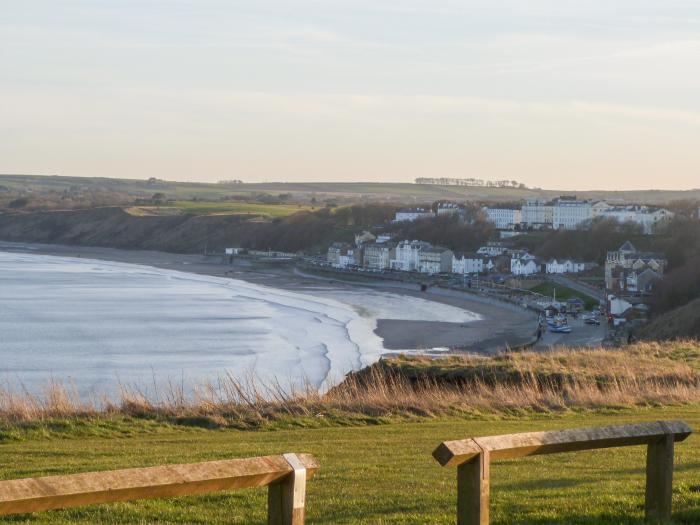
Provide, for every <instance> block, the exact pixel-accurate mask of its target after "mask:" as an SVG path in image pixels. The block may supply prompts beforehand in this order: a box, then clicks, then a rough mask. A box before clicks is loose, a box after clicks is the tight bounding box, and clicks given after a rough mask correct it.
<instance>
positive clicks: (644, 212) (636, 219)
mask: <svg viewBox="0 0 700 525" xmlns="http://www.w3.org/2000/svg"><path fill="white" fill-rule="evenodd" d="M673 215H674V214H673V212H671V211H669V210H667V209H665V208H656V207H651V206H642V205H638V204H633V205H626V206H612V205H610V204H608V203H606V202H603V201H600V202H597V203H595V204H594V205H593V217H594V218H596V217H603V218H606V219H614V220H616V221H618V222H619V223H622V224H624V223H633V224H637V225H639V226H641V227H642V232H643V233H645V234H647V235H649V234H651V233H654V230H655V229H656V227H657V226H658V225H659V224H662V223H663V222H665V221H667V220H669V219H671V218H673Z"/></svg>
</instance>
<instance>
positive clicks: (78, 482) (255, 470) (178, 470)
mask: <svg viewBox="0 0 700 525" xmlns="http://www.w3.org/2000/svg"><path fill="white" fill-rule="evenodd" d="M298 458H299V461H300V462H301V464H302V465H303V466H304V467H305V469H306V473H307V475H308V477H311V476H312V475H313V474H314V472H315V471H316V470H317V469H318V468H319V465H318V463H317V461H316V460H315V459H314V457H313V456H311V455H308V454H299V455H298ZM293 472H294V469H293V468H292V466H291V465H290V464H289V463H288V461H287V460H286V459H285V458H284V457H283V456H264V457H257V458H245V459H231V460H224V461H209V462H204V463H192V464H181V465H167V466H158V467H147V468H134V469H125V470H113V471H106V472H87V473H82V474H72V475H67V476H48V477H41V478H25V479H16V480H8V481H0V515H7V514H18V513H29V512H39V511H44V510H50V509H59V508H68V507H79V506H84V505H92V504H97V503H110V502H116V501H129V500H136V499H148V498H162V497H172V496H187V495H192V494H203V493H208V492H218V491H222V490H230V489H238V488H247V487H260V486H265V485H269V484H271V483H274V482H276V481H278V480H281V479H283V478H285V477H286V476H289V475H290V474H292V473H293Z"/></svg>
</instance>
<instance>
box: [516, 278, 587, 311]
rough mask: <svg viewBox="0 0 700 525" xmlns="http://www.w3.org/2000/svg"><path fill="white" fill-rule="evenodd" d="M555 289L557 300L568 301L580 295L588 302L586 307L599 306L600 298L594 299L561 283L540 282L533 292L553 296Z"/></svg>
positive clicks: (580, 297)
mask: <svg viewBox="0 0 700 525" xmlns="http://www.w3.org/2000/svg"><path fill="white" fill-rule="evenodd" d="M554 290H556V292H557V301H568V300H569V299H571V298H573V297H578V298H579V299H582V300H583V301H584V302H585V303H586V309H587V310H591V309H593V308H595V307H596V306H598V300H597V299H594V298H592V297H589V296H587V295H585V294H582V293H581V292H578V291H576V290H572V289H571V288H568V287H566V286H562V285H561V284H556V283H552V282H544V283H542V284H538V285H537V286H535V287H534V288H531V289H530V291H531V292H536V293H539V294H542V295H546V296H547V297H552V296H553V294H554Z"/></svg>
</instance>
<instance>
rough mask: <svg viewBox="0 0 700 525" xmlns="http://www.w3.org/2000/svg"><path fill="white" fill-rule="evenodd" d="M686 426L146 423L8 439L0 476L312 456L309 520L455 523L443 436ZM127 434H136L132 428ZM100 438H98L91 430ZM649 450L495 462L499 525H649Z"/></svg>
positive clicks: (99, 515) (189, 508) (685, 412)
mask: <svg viewBox="0 0 700 525" xmlns="http://www.w3.org/2000/svg"><path fill="white" fill-rule="evenodd" d="M655 419H684V420H685V421H687V422H688V423H689V424H690V425H691V427H693V428H694V429H696V430H697V429H700V406H697V405H693V406H688V407H683V408H669V409H662V408H653V409H644V410H637V411H622V412H608V413H596V414H591V413H585V414H576V413H570V414H567V415H564V416H556V417H553V416H547V415H542V416H537V415H531V416H528V417H521V418H517V419H516V418H511V419H501V420H495V419H493V418H491V417H472V418H457V417H446V418H439V419H434V420H422V421H414V422H401V423H391V424H384V425H373V426H353V427H344V428H308V429H307V428H290V429H287V430H276V431H272V432H270V431H258V432H251V431H247V432H243V431H235V430H197V429H191V428H190V429H187V428H185V429H183V428H173V427H169V426H164V425H148V424H144V425H143V426H142V428H140V429H136V430H135V429H134V428H133V427H128V429H127V430H125V428H124V427H123V426H119V425H117V424H114V425H113V426H112V428H106V429H101V430H94V432H91V428H90V427H86V428H83V429H82V430H81V431H78V430H76V429H73V430H70V431H68V432H67V433H66V434H64V436H63V438H62V439H56V438H54V439H46V438H42V437H32V438H24V439H22V440H20V441H5V442H2V443H0V458H2V461H0V477H2V478H18V477H31V476H39V475H50V474H63V473H75V472H83V471H90V470H100V469H114V468H122V467H137V466H150V465H157V464H164V463H180V462H194V461H206V460H213V459H222V458H234V457H246V456H257V455H266V454H279V453H284V452H289V451H297V452H302V451H303V452H310V453H313V454H314V455H316V456H317V457H318V459H319V460H320V462H321V465H322V468H321V470H320V471H319V473H318V474H317V476H316V477H315V478H314V479H313V480H311V481H310V483H309V487H308V490H309V493H308V504H307V508H308V522H309V523H328V524H331V523H332V524H350V523H352V524H409V523H410V524H427V523H429V524H446V525H447V524H453V523H454V522H455V495H456V481H455V478H456V471H455V469H448V468H442V467H440V466H439V465H438V464H437V462H435V461H434V460H433V459H432V457H431V452H432V450H433V449H434V448H435V446H436V445H437V444H438V443H439V442H440V441H442V440H448V439H459V438H464V437H468V436H478V435H492V434H501V433H512V432H521V431H533V430H545V429H556V428H569V427H583V426H596V425H609V424H621V423H628V422H640V421H646V420H655ZM122 432H124V433H122ZM91 434H92V435H91ZM644 464H645V448H644V447H628V448H623V449H617V450H616V451H615V452H614V453H611V452H610V451H589V452H581V453H575V454H560V455H552V456H536V457H532V458H525V459H519V460H513V461H502V462H496V463H494V465H493V467H492V480H493V481H492V489H491V491H492V523H493V524H495V525H518V524H522V525H545V524H555V523H556V524H562V523H566V524H579V525H594V524H610V525H613V524H614V525H620V524H629V525H632V524H641V523H643V521H642V515H643V510H642V503H643V498H644ZM698 465H700V435H698V434H694V435H692V436H691V437H690V438H689V439H688V440H687V441H686V442H684V443H680V444H678V445H677V448H676V472H675V476H674V494H673V504H674V511H675V512H674V523H677V524H681V523H682V524H696V523H699V522H700V475H698ZM265 509H266V493H265V490H264V489H257V490H245V491H238V492H231V493H222V494H213V495H207V496H200V497H187V498H178V499H170V500H152V501H140V502H134V503H124V504H113V505H102V506H96V507H87V508H83V509H76V510H68V511H53V512H48V513H43V514H37V515H34V516H33V517H27V516H19V517H13V518H11V519H7V522H8V523H10V522H11V523H45V524H68V523H71V524H76V523H85V524H145V523H172V524H175V523H181V524H193V523H195V524H196V523H199V524H208V525H214V524H227V525H228V524H261V525H262V524H264V523H265V519H266V518H265Z"/></svg>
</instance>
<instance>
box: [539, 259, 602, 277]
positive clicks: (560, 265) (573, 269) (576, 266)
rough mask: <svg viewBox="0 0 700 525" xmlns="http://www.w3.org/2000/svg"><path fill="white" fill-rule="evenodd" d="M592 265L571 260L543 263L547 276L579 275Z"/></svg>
mask: <svg viewBox="0 0 700 525" xmlns="http://www.w3.org/2000/svg"><path fill="white" fill-rule="evenodd" d="M593 266H594V265H593V264H592V263H585V262H581V261H573V260H571V259H559V260H557V259H552V260H550V261H547V262H546V263H545V272H546V273H549V274H564V273H581V272H585V271H586V270H589V269H590V268H592V267H593Z"/></svg>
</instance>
